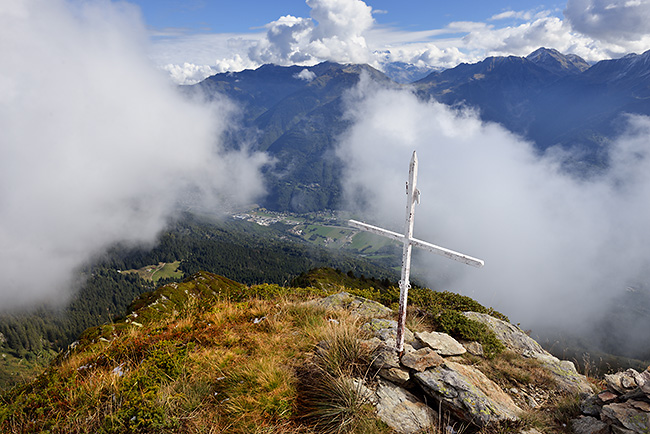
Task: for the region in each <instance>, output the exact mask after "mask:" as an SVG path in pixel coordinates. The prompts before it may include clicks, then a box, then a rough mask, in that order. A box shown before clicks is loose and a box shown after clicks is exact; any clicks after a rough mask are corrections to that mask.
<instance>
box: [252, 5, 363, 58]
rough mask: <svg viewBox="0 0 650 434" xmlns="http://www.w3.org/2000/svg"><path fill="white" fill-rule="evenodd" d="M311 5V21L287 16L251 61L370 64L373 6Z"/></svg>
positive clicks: (274, 24)
mask: <svg viewBox="0 0 650 434" xmlns="http://www.w3.org/2000/svg"><path fill="white" fill-rule="evenodd" d="M307 5H308V6H309V7H310V8H311V12H310V14H311V18H299V17H294V16H291V15H287V16H283V17H281V18H280V19H278V20H276V21H274V22H272V23H270V24H268V25H267V29H268V30H267V33H266V38H265V39H263V40H261V41H259V42H258V43H257V44H256V45H254V46H253V47H251V49H250V51H249V56H250V58H251V59H253V60H254V61H257V62H260V63H275V64H279V65H287V64H314V63H318V62H322V61H325V60H330V61H335V62H341V63H366V62H368V61H369V60H370V51H369V49H368V47H367V44H366V40H365V38H364V33H365V32H366V31H367V30H368V29H370V27H371V26H372V24H373V22H374V20H373V18H372V8H371V7H370V6H368V5H366V4H365V3H364V2H363V1H361V0H307Z"/></svg>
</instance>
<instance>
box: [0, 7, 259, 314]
mask: <svg viewBox="0 0 650 434" xmlns="http://www.w3.org/2000/svg"><path fill="white" fill-rule="evenodd" d="M147 43H148V41H147V36H146V31H145V28H144V25H143V24H142V22H141V20H140V17H139V14H138V10H137V8H135V7H132V6H130V5H128V4H127V3H110V2H79V3H70V2H65V1H62V0H27V1H22V0H8V1H5V2H3V3H2V6H0V53H2V55H3V58H4V59H5V60H4V61H3V66H2V68H0V131H2V134H0V166H1V167H0V245H1V246H2V249H0V274H1V275H2V279H3V283H2V285H1V286H0V308H3V309H7V308H13V307H18V306H22V305H27V304H30V303H37V302H46V301H55V302H64V301H65V298H66V297H65V295H66V294H67V291H68V289H69V288H70V287H71V283H72V276H73V275H74V272H75V270H76V269H77V268H78V267H79V266H81V265H82V264H83V263H85V262H86V261H88V260H90V259H91V258H92V257H93V255H95V254H98V253H99V252H101V251H102V250H103V249H104V248H106V247H107V246H109V245H111V244H113V243H116V242H126V243H150V242H153V241H154V239H155V237H156V235H157V234H158V233H159V231H161V230H162V229H163V228H164V226H165V225H166V223H167V222H168V220H169V218H171V217H172V216H173V213H174V211H175V210H176V209H177V205H178V203H179V202H183V203H185V204H188V202H189V204H194V205H197V204H201V205H202V206H204V207H210V208H211V209H213V210H219V209H221V208H223V207H224V206H226V205H227V204H236V203H249V201H251V200H254V199H255V198H256V197H257V196H259V195H260V194H262V193H263V192H264V186H263V184H262V180H261V176H260V175H259V169H260V167H261V166H262V165H264V164H266V162H267V158H266V156H265V155H263V154H249V153H248V152H247V151H246V150H242V151H226V150H225V149H223V147H222V146H221V145H220V138H221V136H222V134H223V133H224V132H225V131H226V130H227V128H229V125H231V121H232V119H233V116H234V114H235V113H236V108H235V107H234V106H233V105H232V104H230V103H229V102H228V101H225V100H222V101H216V102H213V103H210V104H208V103H205V102H202V100H201V98H200V97H198V96H197V97H196V98H194V99H190V98H188V97H184V96H182V95H181V94H180V93H179V91H178V89H177V88H175V87H174V86H172V85H171V83H170V82H169V80H168V78H167V77H166V76H165V74H164V73H162V72H161V71H159V70H157V69H156V68H155V67H153V65H151V63H150V61H149V60H148V59H147V56H146V51H147ZM235 186H236V189H235ZM233 191H235V192H236V193H232V192H233ZM188 192H191V195H190V194H188Z"/></svg>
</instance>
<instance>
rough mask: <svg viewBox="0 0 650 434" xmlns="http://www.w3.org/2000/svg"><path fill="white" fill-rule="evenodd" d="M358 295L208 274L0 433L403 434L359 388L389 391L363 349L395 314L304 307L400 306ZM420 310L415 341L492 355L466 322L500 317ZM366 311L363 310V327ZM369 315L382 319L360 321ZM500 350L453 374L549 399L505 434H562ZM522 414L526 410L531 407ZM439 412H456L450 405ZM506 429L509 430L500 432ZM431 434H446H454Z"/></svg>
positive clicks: (147, 305) (66, 371)
mask: <svg viewBox="0 0 650 434" xmlns="http://www.w3.org/2000/svg"><path fill="white" fill-rule="evenodd" d="M331 273H334V274H336V272H335V271H333V270H330V271H326V272H324V273H323V272H322V271H319V272H318V273H317V274H314V275H305V276H304V279H305V280H307V281H310V282H312V283H315V284H317V285H318V286H321V288H322V287H326V286H328V285H329V283H333V282H329V278H328V277H327V276H328V275H330V274H331ZM323 279H325V280H323ZM335 280H338V279H335ZM328 282H329V283H328ZM348 282H354V285H355V286H357V287H358V289H356V290H353V289H350V288H345V287H340V286H336V285H334V286H333V287H332V290H329V291H326V290H324V289H316V288H314V287H307V288H299V287H293V288H286V287H280V286H277V285H267V284H263V285H256V286H250V287H249V286H245V285H242V284H239V283H237V282H233V281H231V280H229V279H226V278H223V277H220V276H217V275H213V274H210V273H204V272H202V273H198V274H196V275H194V276H192V277H191V278H190V279H187V280H186V281H184V282H182V283H172V284H169V285H167V286H165V287H162V288H160V289H158V290H156V291H155V292H153V293H150V294H145V295H143V296H142V297H141V298H140V299H138V300H137V301H136V302H135V303H134V304H133V305H132V307H131V310H130V313H129V315H128V316H127V317H125V318H124V319H123V320H120V321H118V322H115V323H113V324H107V325H104V326H101V327H97V328H94V329H89V330H87V331H86V332H85V333H84V334H83V335H82V336H81V338H80V340H79V342H78V343H76V344H75V345H72V346H71V347H70V348H69V350H68V351H67V352H65V353H63V354H61V355H60V356H59V358H58V359H57V360H56V361H55V362H54V363H53V364H52V365H51V367H50V368H48V369H47V370H46V371H45V372H44V373H43V374H42V375H41V376H40V377H39V378H37V379H36V380H35V381H34V382H32V383H29V384H25V385H23V386H19V387H16V388H14V389H13V390H11V391H9V392H6V393H4V394H2V395H0V429H2V431H3V432H14V433H26V432H44V431H46V432H51V433H91V432H92V433H97V432H101V433H163V432H171V431H173V432H176V433H198V432H230V433H250V432H271V431H273V432H278V433H317V432H334V431H336V432H354V433H361V432H373V433H390V432H394V431H393V430H391V429H390V428H389V427H388V426H386V425H385V424H384V422H382V421H380V420H379V419H378V417H377V416H380V413H376V412H375V411H374V410H373V407H372V406H370V405H368V404H369V401H367V400H365V399H366V398H363V397H364V396H365V395H364V394H365V393H366V392H360V391H362V390H367V389H363V388H361V386H358V385H357V386H353V385H354V384H362V383H363V384H366V386H364V387H365V388H371V387H376V386H377V384H379V387H380V388H381V387H385V386H382V384H383V383H382V382H381V381H383V380H378V379H377V378H375V373H374V372H375V371H373V370H372V369H371V368H370V364H372V363H376V360H377V359H376V357H374V356H372V352H368V350H367V349H365V350H364V345H362V344H361V342H374V341H372V340H367V338H368V336H366V335H364V332H363V330H362V329H360V326H361V324H363V322H364V321H368V320H369V319H371V318H374V316H375V315H386V310H387V309H386V308H385V307H381V306H380V305H379V304H378V303H375V302H370V301H368V300H366V301H364V300H362V299H359V298H354V297H352V298H350V296H349V295H347V296H344V297H343V299H349V300H350V303H348V304H345V303H344V304H342V305H341V304H339V305H338V306H339V307H338V308H337V307H334V306H335V305H329V307H328V306H327V305H324V304H322V303H321V302H317V303H313V302H310V303H304V301H306V300H312V299H316V300H318V299H320V298H321V297H322V296H324V295H327V294H331V293H332V292H335V291H340V290H346V289H347V290H348V291H349V292H356V293H358V294H362V295H365V296H369V297H372V298H378V299H381V300H383V301H384V303H388V304H392V303H395V302H396V301H397V291H396V289H395V288H394V287H392V288H386V289H384V290H383V291H378V290H376V289H373V286H372V285H373V283H372V282H370V281H363V280H357V281H350V280H348ZM319 283H321V284H319ZM346 297H347V298H346ZM334 300H342V298H341V297H335V298H333V299H332V301H334ZM412 304H413V306H414V307H417V308H418V309H417V310H414V311H412V312H410V314H409V315H411V316H412V320H414V321H411V324H410V325H409V326H410V327H412V328H414V330H416V331H417V330H425V329H426V330H431V328H432V327H434V328H435V327H441V328H440V329H439V330H441V331H442V330H445V331H446V332H447V333H449V334H451V335H455V336H456V337H458V338H462V337H465V338H466V339H467V337H468V336H470V334H472V333H474V334H473V335H472V336H474V337H473V338H470V339H472V340H477V339H478V340H479V342H481V341H482V342H483V343H484V346H485V348H487V346H486V345H487V344H488V343H489V342H493V340H494V339H495V335H494V334H492V333H491V332H489V330H488V329H487V328H485V327H482V326H481V325H480V323H476V322H474V321H473V320H469V319H463V320H462V321H461V318H465V317H464V316H462V315H460V316H458V315H459V313H458V312H459V311H460V310H470V311H475V312H479V314H480V312H483V313H489V312H490V310H489V309H486V308H485V307H483V306H481V305H479V304H478V303H476V302H474V301H473V300H471V299H469V298H467V297H462V296H458V295H456V294H452V293H435V292H432V291H429V290H426V289H421V288H413V300H412ZM346 306H347V307H346ZM359 306H364V308H363V309H360V308H359V309H358V310H357V311H356V312H357V313H356V314H355V313H353V312H354V311H355V309H357V307H359ZM360 312H365V315H370V316H365V317H359V316H358V315H359V314H360ZM418 312H419V313H418ZM492 314H494V315H496V316H500V317H502V318H503V316H502V315H499V314H498V313H496V312H493V311H492ZM436 315H438V316H437V317H436ZM364 318H365V319H364ZM436 318H438V319H436ZM443 318H450V319H451V318H455V320H454V321H452V322H449V321H443V320H442V319H443ZM373 321H374V320H373ZM373 321H371V322H372V323H373V324H374V323H375V322H373ZM382 321H385V320H382ZM504 324H506V323H504ZM479 331H480V333H478V332H479ZM477 333H478V334H477ZM481 333H482V334H481ZM522 335H523V334H522ZM366 345H367V344H366ZM500 345H501V349H498V348H497V347H498V346H497V347H495V348H497V350H496V352H495V353H494V354H493V355H492V356H489V357H481V356H471V355H468V356H463V357H456V358H454V361H453V362H452V361H451V360H449V366H457V367H458V369H461V370H462V369H464V370H475V369H477V368H480V369H482V370H483V371H484V373H482V374H480V375H481V376H483V377H484V376H489V377H491V378H493V379H492V380H489V379H487V377H485V378H486V379H485V380H484V381H488V382H490V384H492V385H493V386H492V387H495V388H501V387H503V388H504V389H503V390H509V389H512V387H514V385H518V387H519V388H524V389H526V390H538V391H539V393H542V392H541V391H542V390H544V391H545V394H544V398H543V399H544V400H543V405H542V406H539V404H538V406H539V408H538V409H537V410H535V409H533V408H531V407H530V406H529V407H526V408H527V409H526V411H527V412H528V413H527V414H529V416H527V417H526V418H525V419H524V418H521V419H517V420H516V421H511V422H507V423H508V425H506V427H510V428H511V429H514V428H516V429H524V428H527V427H528V428H530V427H537V428H542V427H543V428H544V429H545V431H544V432H548V433H553V432H561V430H562V427H561V423H562V420H563V419H562V417H566V414H564V416H561V413H560V412H555V410H554V409H556V408H557V406H558V405H559V403H563V402H566V400H565V398H563V397H562V394H561V393H559V392H558V390H557V389H556V388H555V386H553V384H554V383H553V380H552V378H551V377H550V376H549V373H548V372H546V371H544V369H543V368H541V365H539V364H538V363H536V362H534V361H532V362H531V361H527V360H526V359H525V358H522V357H520V356H517V355H516V354H514V353H509V352H507V351H504V350H503V348H504V347H503V345H502V344H500ZM499 354H503V355H502V356H501V355H499ZM462 366H465V368H462ZM472 366H474V367H472ZM413 372H415V371H413ZM380 375H381V374H380ZM477 375H479V374H477ZM355 378H356V379H355ZM355 381H356V382H360V383H355ZM324 382H325V383H324ZM499 384H500V385H501V386H499ZM324 385H325V386H326V387H324ZM328 385H329V386H328ZM411 390H412V392H413V393H420V392H417V390H416V388H413V389H411ZM339 392H340V393H339ZM402 393H405V392H402ZM408 393H410V392H408ZM540 396H541V395H540ZM569 396H571V395H569ZM350 399H352V400H350ZM414 399H419V398H414ZM508 399H510V398H508ZM538 399H539V400H540V402H541V399H542V398H538ZM570 399H573V398H570ZM517 402H518V403H520V404H519V405H522V406H525V405H526V404H525V401H522V400H521V399H520V398H517ZM393 405H394V404H393ZM421 405H423V404H421ZM441 405H442V408H443V409H445V408H446V405H447V404H446V403H442V404H441ZM562 405H564V404H562ZM435 408H436V409H437V408H439V407H438V405H436V406H435ZM453 414H455V413H453ZM533 415H536V416H535V417H533ZM554 415H555V416H554ZM442 416H443V415H442V414H441V417H442ZM444 417H445V418H446V419H445V420H446V423H449V424H453V425H454V426H456V427H459V428H460V427H464V429H466V430H468V432H473V431H474V430H475V427H474V428H472V425H471V424H470V425H468V422H460V421H457V420H455V419H452V417H453V416H452V412H451V409H450V410H449V411H447V412H446V413H445V415H444ZM435 420H437V418H436V419H435ZM433 423H435V422H433ZM499 427H502V428H503V425H501V424H496V425H495V428H497V429H498V428H499ZM423 428H428V429H430V430H431V431H432V432H438V430H439V429H443V428H444V427H442V426H439V425H435V426H429V427H423ZM396 429H401V427H400V426H397V428H396ZM400 432H404V431H400Z"/></svg>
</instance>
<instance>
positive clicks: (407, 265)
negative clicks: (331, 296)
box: [396, 151, 420, 354]
mask: <svg viewBox="0 0 650 434" xmlns="http://www.w3.org/2000/svg"><path fill="white" fill-rule="evenodd" d="M417 178H418V157H417V155H416V154H415V151H413V156H412V157H411V162H410V163H409V180H408V182H407V183H406V223H405V225H404V248H403V249H402V278H401V279H400V281H399V314H398V316H397V345H396V346H397V352H398V353H400V354H402V351H404V329H405V328H406V304H407V300H408V295H409V288H410V287H411V282H410V280H409V279H410V277H411V252H412V250H413V245H412V244H411V239H412V238H413V220H414V217H415V204H416V202H417V203H419V202H420V191H419V190H418V189H417V185H416V184H417Z"/></svg>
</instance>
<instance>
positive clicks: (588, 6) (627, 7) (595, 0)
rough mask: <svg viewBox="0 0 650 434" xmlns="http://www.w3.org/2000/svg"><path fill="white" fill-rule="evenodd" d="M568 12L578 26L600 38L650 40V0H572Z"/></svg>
mask: <svg viewBox="0 0 650 434" xmlns="http://www.w3.org/2000/svg"><path fill="white" fill-rule="evenodd" d="M564 15H565V16H566V18H567V19H568V20H569V22H570V23H571V25H572V26H573V28H574V29H575V30H577V31H578V32H580V33H582V34H584V35H587V36H590V37H592V38H594V39H597V40H602V41H606V42H611V43H619V44H620V43H623V44H627V43H628V42H630V41H641V40H645V42H646V46H648V42H650V40H649V37H650V27H649V26H648V22H650V1H648V0H568V1H567V5H566V9H565V10H564Z"/></svg>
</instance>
